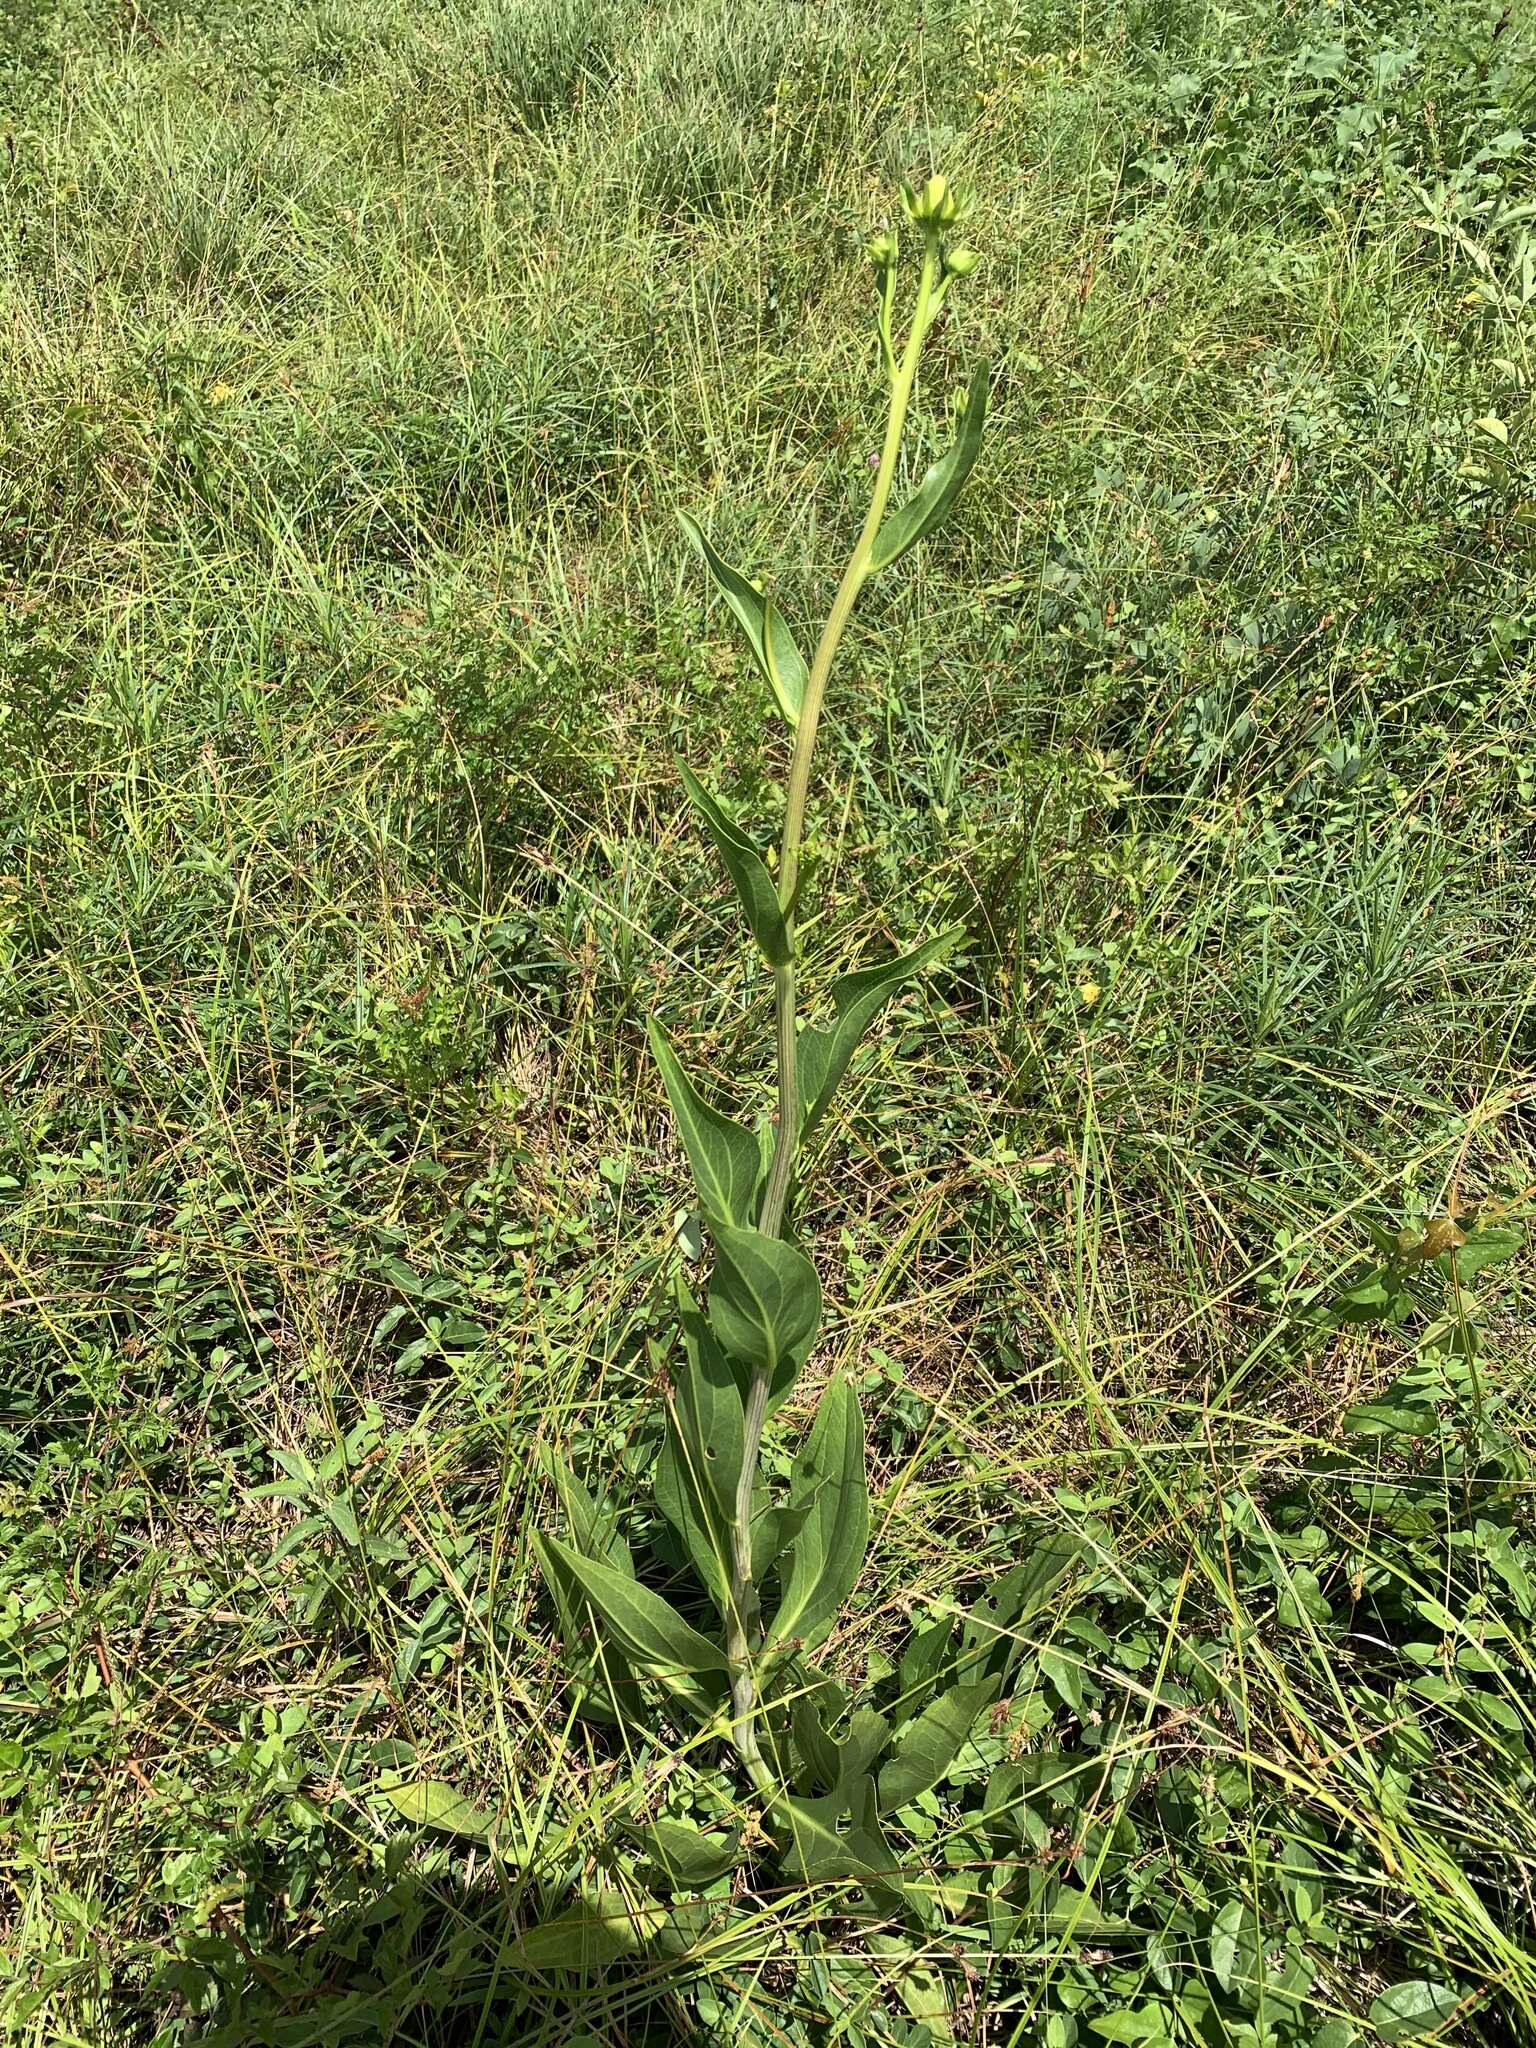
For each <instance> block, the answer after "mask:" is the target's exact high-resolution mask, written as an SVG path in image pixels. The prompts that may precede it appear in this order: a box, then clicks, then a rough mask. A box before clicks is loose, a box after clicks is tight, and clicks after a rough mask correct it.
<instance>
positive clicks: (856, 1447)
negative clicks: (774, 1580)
mask: <svg viewBox="0 0 1536 2048" xmlns="http://www.w3.org/2000/svg"><path fill="white" fill-rule="evenodd" d="M790 1505H791V1507H796V1508H798V1507H804V1508H805V1509H806V1510H807V1512H806V1517H805V1521H804V1524H803V1525H802V1527H801V1529H800V1533H799V1535H798V1536H796V1538H795V1540H794V1542H793V1543H792V1544H791V1546H790V1549H789V1552H788V1559H789V1561H788V1563H787V1565H785V1566H783V1567H782V1568H781V1577H782V1580H783V1594H782V1598H781V1600H780V1603H779V1610H778V1613H777V1614H776V1615H775V1616H774V1618H773V1622H772V1625H771V1626H770V1628H769V1630H768V1642H769V1643H770V1644H774V1643H789V1642H799V1643H800V1644H801V1645H802V1647H805V1648H812V1647H814V1646H815V1645H816V1644H817V1643H819V1642H820V1641H821V1640H822V1639H823V1638H824V1637H825V1636H826V1634H827V1632H828V1631H829V1629H830V1628H831V1626H832V1624H833V1622H834V1621H835V1620H836V1618H837V1612H838V1609H839V1608H840V1607H841V1606H842V1604H843V1602H844V1600H846V1599H847V1597H848V1595H849V1593H851V1592H852V1590H853V1588H854V1586H855V1584H856V1583H857V1581H858V1576H859V1572H860V1570H861V1569H862V1567H863V1564H864V1553H865V1551H866V1549H867V1548H868V1546H869V1488H868V1486H867V1484H866V1483H865V1478H864V1417H863V1414H862V1412H861V1411H860V1408H859V1403H858V1397H857V1395H856V1394H855V1393H854V1391H853V1389H852V1387H850V1386H849V1384H848V1382H847V1381H846V1380H834V1381H833V1382H832V1384H831V1385H830V1386H829V1387H828V1388H827V1390H826V1392H825V1393H824V1394H823V1395H822V1397H821V1403H820V1405H819V1407H818V1408H817V1410H816V1417H815V1420H814V1421H813V1422H812V1424H811V1428H810V1433H809V1435H808V1436H807V1438H806V1442H805V1448H804V1449H803V1450H802V1451H801V1453H800V1456H799V1457H798V1458H797V1459H796V1461H795V1467H794V1473H793V1477H792V1479H791V1484H790Z"/></svg>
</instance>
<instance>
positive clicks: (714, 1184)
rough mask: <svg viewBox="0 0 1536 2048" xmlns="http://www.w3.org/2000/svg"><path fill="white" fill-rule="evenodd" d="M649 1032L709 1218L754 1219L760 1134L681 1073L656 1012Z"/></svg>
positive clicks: (650, 1020) (759, 1168) (679, 1135)
mask: <svg viewBox="0 0 1536 2048" xmlns="http://www.w3.org/2000/svg"><path fill="white" fill-rule="evenodd" d="M646 1031H647V1033H648V1034H649V1036H650V1041H651V1051H652V1052H653V1053H654V1054H655V1056H656V1064H657V1066H658V1067H659V1068H660V1069H661V1078H662V1081H663V1082H664V1083H665V1085H666V1090H667V1100H668V1101H669V1102H670V1103H671V1105H672V1114H673V1117H674V1118H675V1119H676V1121H677V1135H678V1137H679V1138H680V1139H681V1141H682V1147H683V1150H684V1152H686V1153H687V1155H688V1164H689V1165H690V1166H691V1167H692V1168H693V1184H694V1186H695V1187H696V1188H697V1189H698V1192H699V1205H700V1207H701V1208H702V1209H703V1211H704V1214H705V1215H706V1216H707V1217H709V1218H711V1219H714V1218H716V1217H718V1218H719V1219H720V1220H721V1221H722V1222H724V1223H746V1222H748V1221H750V1219H751V1215H752V1198H753V1196H754V1194H755V1193H756V1191H757V1182H758V1175H759V1172H760V1170H761V1161H762V1148H761V1144H760V1142H759V1139H758V1135H757V1133H756V1132H755V1131H749V1130H748V1129H747V1128H746V1127H745V1125H743V1124H739V1123H737V1122H736V1120H735V1118H734V1117H729V1116H724V1115H722V1114H721V1112H720V1111H719V1110H718V1109H711V1108H710V1106H709V1104H708V1103H707V1102H706V1101H705V1100H704V1098H703V1097H702V1096H701V1095H700V1094H699V1091H698V1090H697V1089H696V1088H695V1087H694V1085H693V1083H692V1082H691V1081H690V1080H689V1078H688V1076H687V1075H686V1074H685V1073H684V1072H683V1069H682V1066H681V1063H680V1062H679V1060H678V1057H677V1054H676V1053H675V1052H673V1050H672V1047H671V1045H670V1044H669V1043H668V1041H667V1035H666V1033H665V1032H664V1031H663V1030H662V1028H661V1026H660V1025H659V1024H658V1023H657V1022H656V1019H655V1018H654V1017H651V1018H648V1019H647V1020H646Z"/></svg>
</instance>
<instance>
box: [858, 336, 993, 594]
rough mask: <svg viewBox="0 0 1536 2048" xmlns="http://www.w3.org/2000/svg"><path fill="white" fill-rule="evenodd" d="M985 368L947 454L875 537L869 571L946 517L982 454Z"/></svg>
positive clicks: (980, 371)
mask: <svg viewBox="0 0 1536 2048" xmlns="http://www.w3.org/2000/svg"><path fill="white" fill-rule="evenodd" d="M989 376H990V372H989V369H988V366H987V365H986V364H985V363H982V364H981V365H980V366H979V367H978V368H977V369H976V371H975V372H974V374H973V375H972V377H971V381H970V384H969V385H968V386H967V389H966V396H965V412H964V414H963V416H962V417H961V421H960V432H959V435H958V436H957V438H956V440H955V445H954V447H953V448H951V449H950V451H949V453H948V454H947V455H945V456H943V457H941V459H940V460H939V461H938V462H936V463H935V464H934V465H933V467H932V469H930V470H929V471H928V473H927V475H926V476H925V477H924V478H923V480H922V482H921V484H920V485H919V486H918V488H917V491H916V493H915V494H914V495H913V496H912V497H910V498H908V500H907V502H906V503H905V504H904V505H903V506H901V507H900V509H899V510H898V511H895V512H893V513H892V514H891V516H890V517H889V519H887V520H886V522H885V524H884V525H883V526H882V527H881V529H880V531H879V533H878V534H876V536H875V545H874V550H873V552H872V554H871V556H870V567H871V569H884V568H887V567H889V565H890V564H891V563H892V562H894V561H896V560H897V559H898V557H900V556H901V555H904V554H905V553H906V552H907V549H908V548H910V547H915V546H916V545H917V543H918V542H919V541H920V540H922V539H924V538H925V537H926V536H927V535H928V534H930V533H932V532H933V530H934V528H935V527H936V526H938V525H940V524H941V523H942V522H943V521H944V520H945V519H947V518H948V517H949V514H950V511H951V508H952V507H953V505H954V502H955V500H956V499H957V498H958V497H959V495H960V492H961V490H962V489H963V487H964V485H965V480H966V478H967V477H968V476H969V475H970V473H971V471H972V470H973V469H974V468H975V466H976V457H977V456H978V455H979V454H980V453H981V430H982V427H983V426H984V425H985V423H986V417H987V384H988V379H989Z"/></svg>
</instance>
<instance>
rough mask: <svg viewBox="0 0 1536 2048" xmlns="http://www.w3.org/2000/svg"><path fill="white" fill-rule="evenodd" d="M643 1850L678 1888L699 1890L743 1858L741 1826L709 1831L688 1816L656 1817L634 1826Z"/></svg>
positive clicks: (632, 1832) (634, 1833)
mask: <svg viewBox="0 0 1536 2048" xmlns="http://www.w3.org/2000/svg"><path fill="white" fill-rule="evenodd" d="M629 1832H630V1834H631V1835H632V1836H633V1837H634V1839H635V1841H636V1842H637V1843H638V1844H639V1846H640V1850H641V1853H642V1854H643V1855H644V1857H645V1859H646V1861H647V1862H648V1863H649V1864H650V1865H651V1866H652V1868H653V1869H655V1870H658V1871H659V1872H660V1873H661V1874H662V1876H663V1877H665V1878H666V1879H667V1880H668V1882H669V1884H671V1885H672V1886H673V1887H674V1888H675V1889H681V1890H684V1891H697V1890H699V1889H700V1888H702V1887H703V1886H704V1885H707V1884H713V1883H714V1882H715V1880H716V1879H717V1878H721V1877H724V1876H725V1874H726V1872H727V1871H728V1870H734V1869H735V1868H736V1866H737V1864H738V1863H739V1862H740V1861H741V1847H740V1845H741V1830H740V1828H732V1829H731V1831H730V1833H729V1834H727V1835H706V1834H705V1833H704V1831H703V1829H702V1828H699V1827H696V1826H695V1825H694V1823H693V1822H692V1821H686V1820H653V1821H650V1822H647V1823H646V1824H645V1825H644V1826H641V1827H634V1828H631V1829H630V1831H629Z"/></svg>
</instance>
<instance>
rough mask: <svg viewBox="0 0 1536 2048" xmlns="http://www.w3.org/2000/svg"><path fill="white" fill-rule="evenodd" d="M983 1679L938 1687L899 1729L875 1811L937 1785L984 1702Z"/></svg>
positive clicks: (987, 1694)
mask: <svg viewBox="0 0 1536 2048" xmlns="http://www.w3.org/2000/svg"><path fill="white" fill-rule="evenodd" d="M989 1697H990V1690H989V1688H988V1687H987V1686H984V1685H956V1686H951V1687H950V1689H949V1691H948V1692H944V1693H940V1695H939V1697H938V1698H937V1699H936V1700H933V1701H931V1702H930V1703H929V1704H928V1705H927V1706H926V1707H925V1708H924V1709H923V1711H922V1713H920V1714H919V1715H918V1717H917V1719H916V1720H915V1721H911V1722H909V1723H908V1724H907V1726H906V1727H905V1728H904V1729H903V1730H902V1733H901V1741H900V1743H899V1744H898V1746H897V1748H896V1751H895V1754H894V1755H893V1756H892V1757H891V1758H890V1761H889V1762H888V1763H887V1764H886V1766H885V1768H884V1770H882V1771H881V1773H880V1811H881V1812H882V1813H891V1812H893V1811H894V1810H895V1809H896V1808H897V1807H898V1806H906V1805H908V1804H910V1802H911V1801H912V1800H914V1799H916V1798H917V1796H918V1794H919V1793H921V1792H926V1791H928V1790H929V1789H930V1787H932V1786H934V1785H937V1784H938V1782H939V1780H940V1779H941V1778H942V1777H943V1776H944V1774H945V1772H946V1771H947V1770H948V1769H949V1767H950V1765H951V1764H952V1763H953V1762H954V1760H955V1758H956V1757H957V1756H958V1755H959V1754H960V1752H961V1750H962V1749H963V1748H964V1747H965V1741H966V1738H967V1736H968V1735H969V1734H970V1732H971V1730H972V1728H973V1727H974V1726H975V1725H976V1716H977V1715H978V1714H979V1713H980V1712H981V1710H982V1708H983V1707H985V1706H986V1705H987V1704H988V1701H989Z"/></svg>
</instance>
